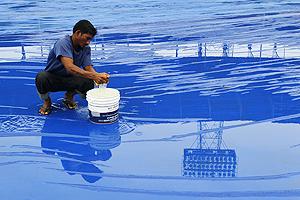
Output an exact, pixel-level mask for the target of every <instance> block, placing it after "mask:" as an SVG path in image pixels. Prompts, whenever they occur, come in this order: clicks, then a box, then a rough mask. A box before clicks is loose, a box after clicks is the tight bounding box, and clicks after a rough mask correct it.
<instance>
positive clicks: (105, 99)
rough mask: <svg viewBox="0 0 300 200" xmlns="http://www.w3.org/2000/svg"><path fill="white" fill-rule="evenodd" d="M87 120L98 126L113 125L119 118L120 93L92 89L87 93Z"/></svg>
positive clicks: (114, 90)
mask: <svg viewBox="0 0 300 200" xmlns="http://www.w3.org/2000/svg"><path fill="white" fill-rule="evenodd" d="M86 100H87V101H88V109H89V119H90V121H91V122H94V123H98V124H103V123H105V124H110V123H114V122H116V121H117V120H118V118H119V102H120V92H119V91H118V90H116V89H113V88H94V89H91V90H89V91H88V92H87V94H86Z"/></svg>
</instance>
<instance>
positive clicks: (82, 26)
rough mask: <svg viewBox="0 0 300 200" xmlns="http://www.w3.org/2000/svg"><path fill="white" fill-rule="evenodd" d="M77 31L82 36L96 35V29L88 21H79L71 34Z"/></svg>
mask: <svg viewBox="0 0 300 200" xmlns="http://www.w3.org/2000/svg"><path fill="white" fill-rule="evenodd" d="M77 30H80V32H81V33H82V34H85V33H89V34H91V35H92V36H95V35H96V34H97V29H96V28H95V27H94V26H93V24H92V23H91V22H90V21H88V20H85V19H83V20H80V21H78V22H77V23H76V24H75V25H74V27H73V33H75V32H76V31H77Z"/></svg>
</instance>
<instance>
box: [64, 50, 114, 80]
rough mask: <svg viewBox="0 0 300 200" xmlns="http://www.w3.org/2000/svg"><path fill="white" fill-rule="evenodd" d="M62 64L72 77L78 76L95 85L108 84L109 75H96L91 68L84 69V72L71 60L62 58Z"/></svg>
mask: <svg viewBox="0 0 300 200" xmlns="http://www.w3.org/2000/svg"><path fill="white" fill-rule="evenodd" d="M60 60H61V62H62V64H63V65H64V66H65V68H66V70H67V71H68V72H70V73H71V74H74V75H79V76H82V77H84V78H88V79H92V80H94V81H95V82H96V83H106V82H108V78H109V75H108V74H106V73H97V72H96V71H95V70H94V68H93V67H92V66H87V67H85V69H86V70H83V69H81V68H80V67H78V66H76V65H74V64H73V59H72V58H68V57H64V56H62V57H61V58H60Z"/></svg>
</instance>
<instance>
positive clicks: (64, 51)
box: [45, 35, 93, 76]
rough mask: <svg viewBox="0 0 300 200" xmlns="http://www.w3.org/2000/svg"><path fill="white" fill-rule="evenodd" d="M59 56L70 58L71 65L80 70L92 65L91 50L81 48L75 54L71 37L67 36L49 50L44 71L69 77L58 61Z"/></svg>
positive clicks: (87, 47)
mask: <svg viewBox="0 0 300 200" xmlns="http://www.w3.org/2000/svg"><path fill="white" fill-rule="evenodd" d="M60 56H64V57H68V58H72V59H73V63H74V64H75V65H76V66H78V67H80V68H84V67H86V66H89V65H93V64H92V60H91V48H90V47H89V46H86V47H83V48H81V49H80V50H79V51H78V52H77V51H76V52H75V51H74V49H73V46H72V41H71V37H70V36H69V35H66V36H65V37H64V38H62V39H59V40H58V41H57V42H56V43H55V44H54V46H53V49H51V51H50V53H49V56H48V61H47V66H46V68H45V71H47V72H51V73H53V74H57V75H60V76H71V74H70V73H69V72H67V70H66V69H65V67H64V65H63V64H62V63H61V61H60V59H59V57H60Z"/></svg>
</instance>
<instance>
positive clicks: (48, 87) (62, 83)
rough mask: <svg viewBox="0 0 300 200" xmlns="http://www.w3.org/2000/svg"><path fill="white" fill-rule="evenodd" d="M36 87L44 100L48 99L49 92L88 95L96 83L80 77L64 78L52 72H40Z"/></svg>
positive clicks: (36, 79)
mask: <svg viewBox="0 0 300 200" xmlns="http://www.w3.org/2000/svg"><path fill="white" fill-rule="evenodd" d="M35 85H36V88H37V90H38V93H39V94H40V96H41V98H42V99H45V98H47V97H48V93H49V92H58V91H69V92H77V93H80V94H82V95H84V96H85V95H86V92H87V91H88V90H90V89H93V88H94V81H93V80H91V79H87V78H83V77H80V76H70V77H63V76H58V75H55V74H52V73H50V72H46V71H42V72H39V73H38V74H37V76H36V78H35Z"/></svg>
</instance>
